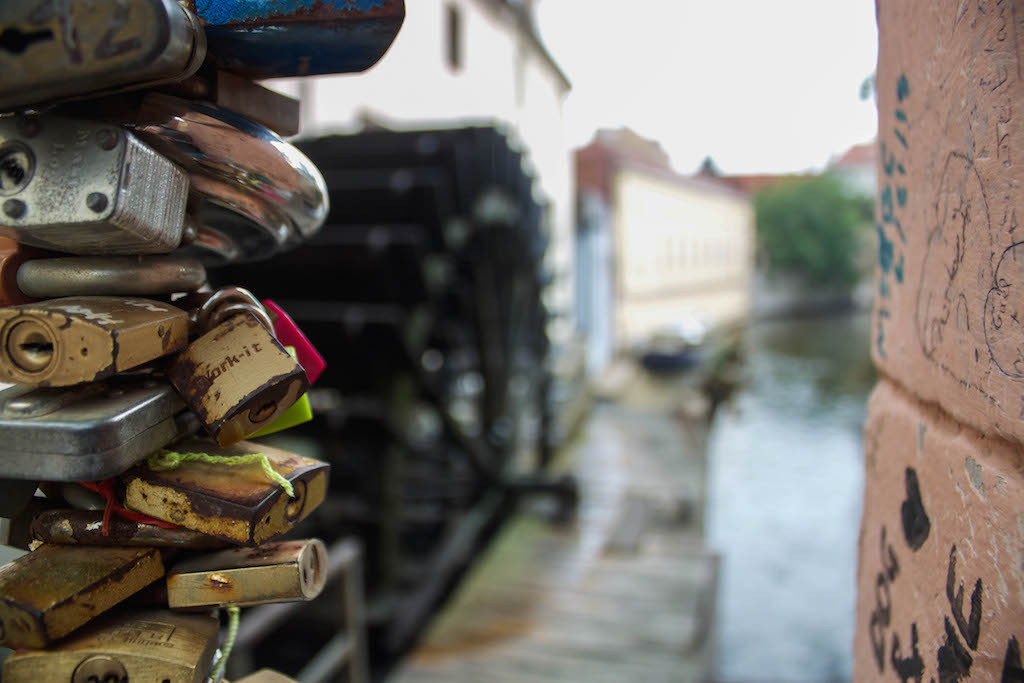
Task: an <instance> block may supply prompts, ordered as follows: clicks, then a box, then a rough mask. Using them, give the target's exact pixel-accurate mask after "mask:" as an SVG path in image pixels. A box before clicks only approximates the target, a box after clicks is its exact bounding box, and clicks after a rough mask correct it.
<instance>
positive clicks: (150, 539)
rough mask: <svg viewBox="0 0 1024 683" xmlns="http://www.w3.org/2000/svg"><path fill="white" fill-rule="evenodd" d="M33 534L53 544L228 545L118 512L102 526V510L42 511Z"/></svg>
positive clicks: (200, 547) (34, 521)
mask: <svg viewBox="0 0 1024 683" xmlns="http://www.w3.org/2000/svg"><path fill="white" fill-rule="evenodd" d="M30 530H31V534H32V537H33V538H35V539H36V540H38V541H42V542H43V543H52V544H56V545H87V546H98V545H102V546H117V547H129V546H131V547H145V548H177V549H179V550H212V549H215V548H223V547H225V546H227V545H229V544H228V543H227V542H226V541H224V540H222V539H219V538H214V537H213V536H208V535H206V534H201V533H199V532H198V531H192V530H191V529H182V528H174V529H167V528H164V527H159V526H156V525H154V524H145V523H143V522H137V521H135V520H132V519H126V518H125V517H121V516H118V515H111V516H110V518H109V519H108V520H107V523H106V528H104V522H103V511H102V510H75V509H60V510H45V511H43V512H40V513H38V514H36V515H35V517H34V518H33V519H32V523H31V526H30Z"/></svg>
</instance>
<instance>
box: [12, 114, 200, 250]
mask: <svg viewBox="0 0 1024 683" xmlns="http://www.w3.org/2000/svg"><path fill="white" fill-rule="evenodd" d="M187 201H188V177H187V176H186V175H185V173H184V171H182V170H181V169H180V168H178V167H177V166H175V165H174V164H173V163H172V162H171V161H169V160H168V159H166V158H165V157H163V156H161V155H159V154H157V153H156V152H154V151H153V150H152V149H150V148H149V147H148V146H146V145H145V144H143V143H142V142H140V141H139V139H138V138H136V137H135V136H134V135H132V134H131V133H129V132H128V131H126V130H123V129H121V128H119V127H117V126H114V125H110V124H104V123H96V122H93V121H82V120H78V119H68V118H63V117H56V116H39V117H13V118H0V235H3V236H4V237H10V238H11V239H15V240H17V241H18V242H22V243H24V244H30V245H33V246H36V247H43V248H45V249H52V250H54V251H62V252H68V253H71V254H82V255H87V254H100V255H110V254H161V253H166V252H169V251H172V250H173V249H175V248H176V247H177V246H178V245H179V244H180V243H181V239H182V235H183V234H184V230H185V206H186V203H187Z"/></svg>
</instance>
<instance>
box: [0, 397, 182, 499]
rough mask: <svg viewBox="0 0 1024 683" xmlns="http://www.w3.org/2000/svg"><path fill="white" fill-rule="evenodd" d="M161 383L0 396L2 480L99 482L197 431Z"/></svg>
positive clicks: (178, 403)
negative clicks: (175, 440) (177, 439)
mask: <svg viewBox="0 0 1024 683" xmlns="http://www.w3.org/2000/svg"><path fill="white" fill-rule="evenodd" d="M184 408H185V404H184V403H183V402H182V400H181V398H180V397H179V396H178V393H177V392H176V391H175V390H174V388H173V387H171V386H170V385H168V384H167V383H165V382H160V381H157V380H147V379H144V378H136V379H134V380H130V381H129V380H125V381H114V380H112V381H107V382H95V383H93V384H84V385H79V386H75V387H67V388H60V389H34V390H28V389H26V388H25V387H11V388H10V389H5V390H4V391H0V433H2V434H3V439H0V477H4V478H8V479H29V480H33V479H34V480H36V481H39V480H46V481H97V480H99V479H105V478H107V477H112V476H115V475H117V474H120V473H121V472H124V471H125V470H126V469H128V468H129V467H131V466H132V465H133V464H135V463H136V462H138V461H139V460H141V459H142V458H145V457H147V456H149V455H150V454H152V453H153V452H154V451H156V450H157V449H159V448H162V447H163V446H165V445H167V444H168V443H170V442H171V441H173V440H174V439H176V438H179V437H182V436H186V435H188V434H190V433H193V432H195V431H196V429H198V427H199V423H198V422H197V421H196V420H195V417H194V416H192V415H191V414H189V413H186V412H184Z"/></svg>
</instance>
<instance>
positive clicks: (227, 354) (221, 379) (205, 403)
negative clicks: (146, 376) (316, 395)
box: [167, 314, 309, 446]
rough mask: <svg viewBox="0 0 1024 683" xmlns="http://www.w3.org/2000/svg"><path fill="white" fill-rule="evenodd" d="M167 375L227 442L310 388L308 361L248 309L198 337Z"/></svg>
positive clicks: (248, 431)
mask: <svg viewBox="0 0 1024 683" xmlns="http://www.w3.org/2000/svg"><path fill="white" fill-rule="evenodd" d="M167 377H168V379H170V381H171V383H172V384H173V385H174V386H175V388H176V389H177V390H178V392H179V393H180V394H181V395H182V397H184V399H185V401H186V402H187V403H188V405H189V407H190V408H191V409H192V411H193V412H194V413H195V414H196V416H197V417H198V418H199V421H200V423H202V425H203V426H204V428H205V429H206V431H207V432H208V433H209V434H210V435H211V436H212V437H214V438H215V439H216V440H217V442H218V443H219V444H221V445H222V446H226V445H230V444H232V443H236V442H238V441H241V440H242V439H244V438H246V437H247V436H249V435H250V434H253V433H255V432H257V431H259V430H260V429H262V428H263V427H265V426H267V425H269V424H271V423H272V422H273V421H274V419H275V418H276V417H277V416H278V415H280V414H281V413H283V412H284V411H285V410H287V409H288V408H289V407H291V405H292V404H293V403H295V401H297V400H298V399H299V397H300V396H302V395H303V394H304V393H306V390H307V389H308V388H309V382H308V381H307V379H306V373H305V372H304V371H303V370H302V366H301V365H299V363H298V362H297V361H296V360H295V359H294V358H292V356H291V355H289V354H288V352H287V351H286V350H285V349H284V347H283V346H281V344H280V343H279V342H278V341H277V339H275V338H274V336H273V335H272V334H271V333H270V331H268V330H267V328H265V327H264V326H263V325H262V324H261V323H260V322H258V321H257V320H256V319H255V318H253V317H252V316H250V315H245V314H242V315H236V316H233V317H231V318H230V319H228V320H226V321H225V322H223V323H221V324H219V325H217V326H216V327H214V328H213V329H212V330H210V331H209V332H207V333H206V334H204V335H202V336H201V337H199V338H198V339H196V340H195V341H193V342H192V343H191V344H190V345H189V346H188V348H187V349H185V351H184V352H182V353H181V354H179V355H178V356H177V357H176V358H175V359H174V361H173V362H172V363H171V366H170V367H169V368H168V370H167Z"/></svg>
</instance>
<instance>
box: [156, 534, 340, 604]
mask: <svg viewBox="0 0 1024 683" xmlns="http://www.w3.org/2000/svg"><path fill="white" fill-rule="evenodd" d="M326 577H327V549H326V548H325V547H324V544H323V541H320V540H318V539H315V538H314V539H310V540H306V541H280V542H278V543H265V544H264V545H261V546H259V547H256V548H231V549H229V550H221V551H220V552H216V553H210V554H206V555H200V556H198V557H191V558H189V559H187V560H183V561H182V562H179V563H178V564H176V565H174V566H173V567H172V568H171V569H170V571H168V572H167V605H168V607H170V608H171V609H184V608H194V607H219V606H225V605H235V606H238V607H246V606H250V605H265V604H269V603H275V602H300V601H305V600H312V599H314V598H315V597H316V596H318V595H320V592H321V591H322V590H323V588H324V582H325V581H326Z"/></svg>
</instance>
